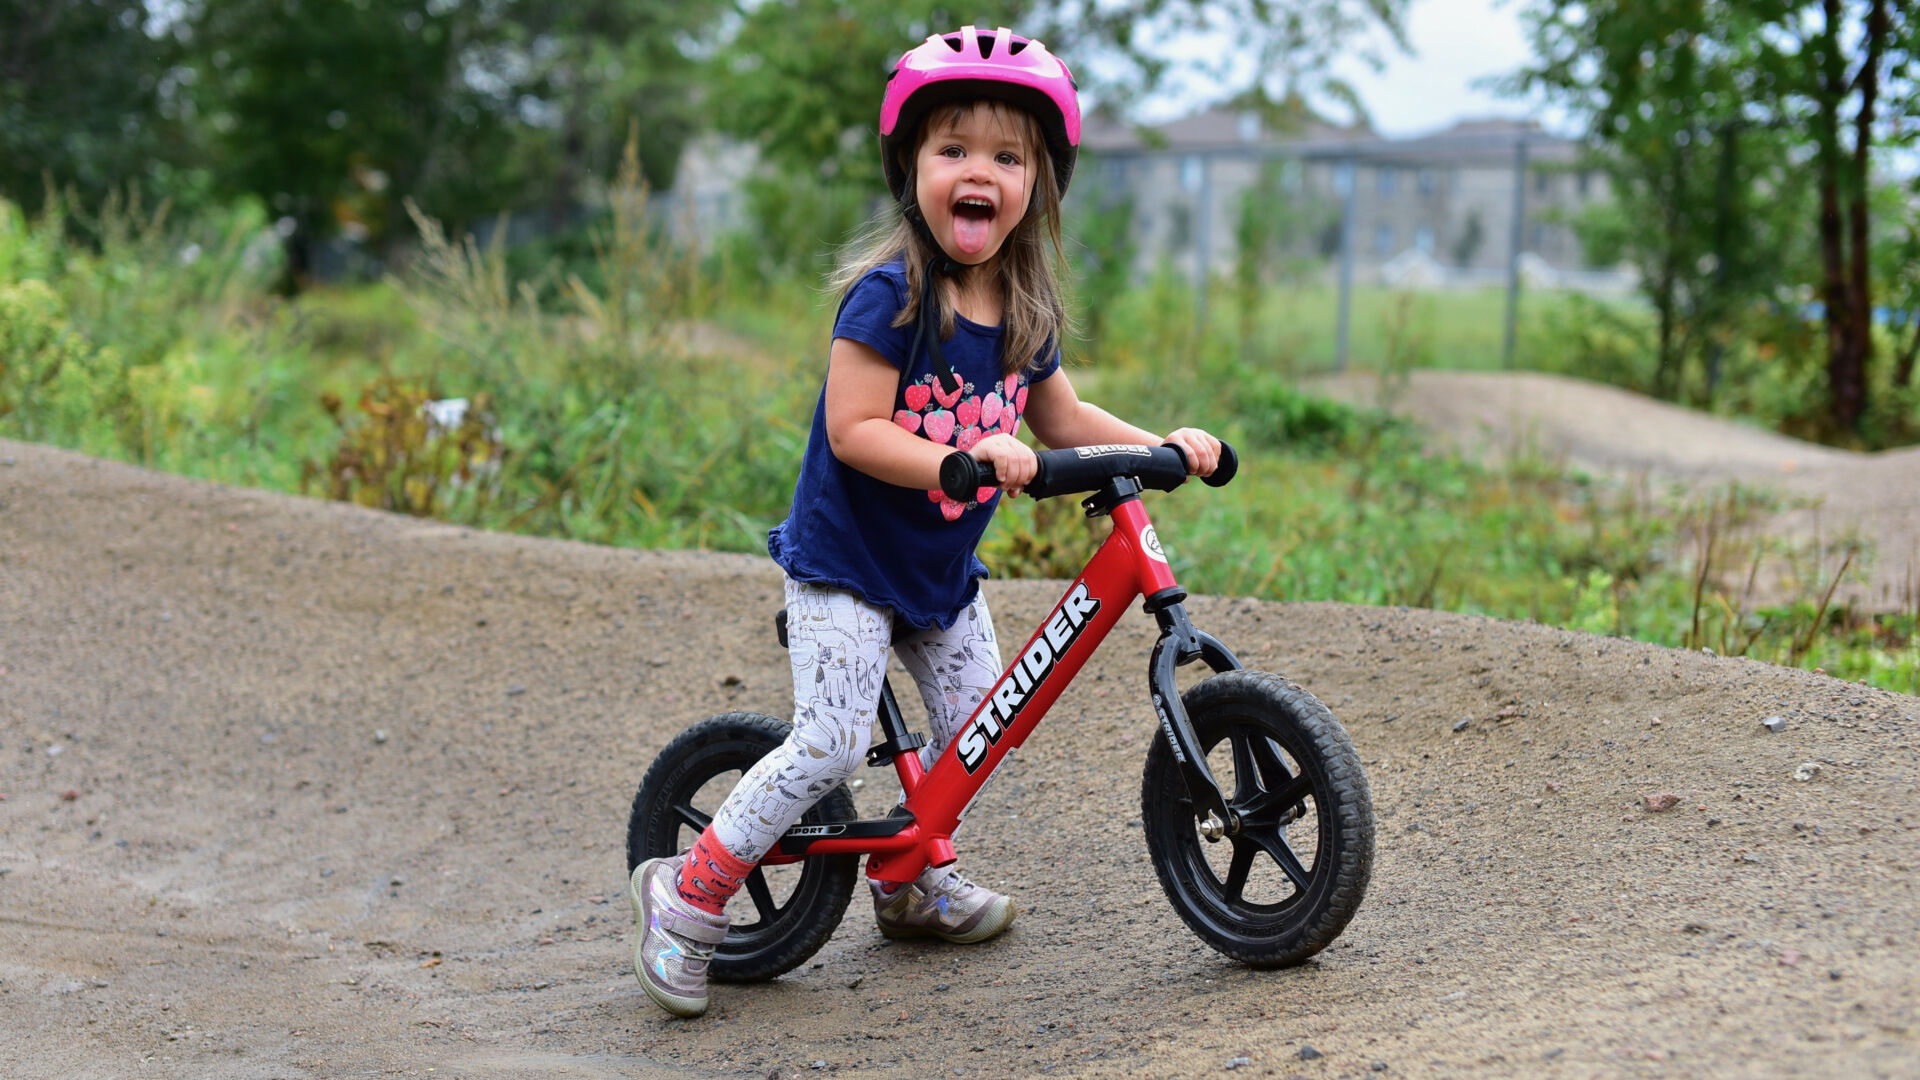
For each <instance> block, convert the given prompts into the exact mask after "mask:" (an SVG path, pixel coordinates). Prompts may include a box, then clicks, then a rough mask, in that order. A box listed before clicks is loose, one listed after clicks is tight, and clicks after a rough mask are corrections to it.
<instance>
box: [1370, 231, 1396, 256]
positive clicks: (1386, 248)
mask: <svg viewBox="0 0 1920 1080" xmlns="http://www.w3.org/2000/svg"><path fill="white" fill-rule="evenodd" d="M1373 250H1374V251H1375V252H1376V253H1378V254H1381V255H1390V254H1392V253H1393V226H1391V225H1376V226H1374V227H1373Z"/></svg>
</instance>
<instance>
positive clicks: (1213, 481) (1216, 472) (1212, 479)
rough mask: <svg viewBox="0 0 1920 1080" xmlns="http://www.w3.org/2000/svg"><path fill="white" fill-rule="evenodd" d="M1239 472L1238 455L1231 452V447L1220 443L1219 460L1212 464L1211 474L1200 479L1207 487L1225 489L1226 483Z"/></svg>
mask: <svg viewBox="0 0 1920 1080" xmlns="http://www.w3.org/2000/svg"><path fill="white" fill-rule="evenodd" d="M1239 471H1240V455H1239V454H1236V453H1234V452H1233V447H1231V446H1228V445H1227V444H1226V443H1221V444H1220V460H1219V461H1218V462H1217V463H1215V464H1214V466H1213V474H1212V475H1211V476H1203V477H1201V478H1200V479H1201V480H1203V481H1205V482H1206V485H1207V486H1208V487H1226V486H1227V482H1228V481H1230V480H1232V479H1233V478H1234V475H1235V474H1237V473H1238V472H1239Z"/></svg>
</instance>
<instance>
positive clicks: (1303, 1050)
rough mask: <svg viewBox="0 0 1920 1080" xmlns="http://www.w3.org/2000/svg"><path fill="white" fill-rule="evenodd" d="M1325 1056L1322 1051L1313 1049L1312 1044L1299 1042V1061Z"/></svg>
mask: <svg viewBox="0 0 1920 1080" xmlns="http://www.w3.org/2000/svg"><path fill="white" fill-rule="evenodd" d="M1326 1056H1327V1055H1325V1054H1323V1053H1321V1052H1320V1051H1318V1050H1315V1049H1314V1048H1313V1044H1311V1043H1301V1044H1300V1054H1299V1058H1300V1060H1301V1061H1312V1060H1314V1059H1315V1058H1323V1057H1326Z"/></svg>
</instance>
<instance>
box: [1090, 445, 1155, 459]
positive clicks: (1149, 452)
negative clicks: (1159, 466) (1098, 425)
mask: <svg viewBox="0 0 1920 1080" xmlns="http://www.w3.org/2000/svg"><path fill="white" fill-rule="evenodd" d="M1073 454H1074V456H1075V457H1077V458H1079V459H1080V460H1082V461H1086V460H1088V459H1091V458H1097V457H1107V456H1109V455H1111V454H1130V455H1132V456H1135V457H1152V456H1153V447H1151V446H1135V445H1132V444H1129V443H1105V444H1102V445H1100V446H1076V447H1074V448H1073Z"/></svg>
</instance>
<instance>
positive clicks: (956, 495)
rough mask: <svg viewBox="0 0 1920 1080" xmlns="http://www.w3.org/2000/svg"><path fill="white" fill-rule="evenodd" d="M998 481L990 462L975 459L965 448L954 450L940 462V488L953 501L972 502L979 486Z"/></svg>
mask: <svg viewBox="0 0 1920 1080" xmlns="http://www.w3.org/2000/svg"><path fill="white" fill-rule="evenodd" d="M999 483H1000V480H999V478H998V477H996V476H995V475H994V474H993V463H992V462H990V461H980V460H977V459H975V458H974V456H973V455H972V454H969V453H967V452H966V451H965V450H955V451H954V452H953V453H951V454H948V455H947V457H946V460H944V461H942V462H941V463H940V490H941V491H943V492H945V493H946V496H947V498H949V499H952V500H953V501H954V502H958V503H969V502H972V501H973V499H974V496H975V495H976V494H977V493H978V492H979V491H980V489H981V488H983V487H996V486H998V485H999Z"/></svg>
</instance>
